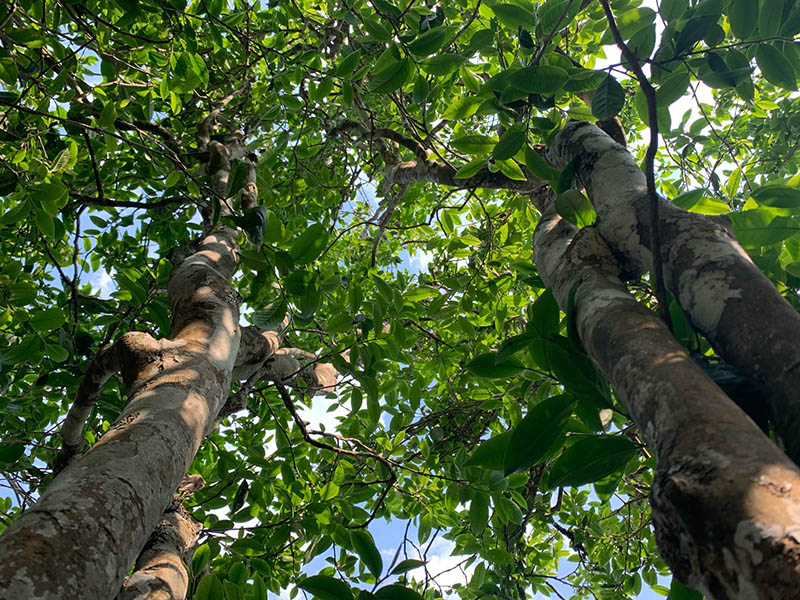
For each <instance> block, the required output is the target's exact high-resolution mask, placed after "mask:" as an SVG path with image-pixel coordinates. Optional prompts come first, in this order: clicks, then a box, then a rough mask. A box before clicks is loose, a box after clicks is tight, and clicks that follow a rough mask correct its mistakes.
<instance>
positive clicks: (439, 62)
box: [420, 52, 467, 77]
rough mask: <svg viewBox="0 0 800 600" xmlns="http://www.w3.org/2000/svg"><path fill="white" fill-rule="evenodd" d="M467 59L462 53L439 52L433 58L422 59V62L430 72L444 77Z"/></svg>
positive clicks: (424, 67)
mask: <svg viewBox="0 0 800 600" xmlns="http://www.w3.org/2000/svg"><path fill="white" fill-rule="evenodd" d="M466 60H467V57H466V56H461V55H460V54H454V53H452V52H445V53H444V54H439V55H438V56H434V57H433V58H429V59H428V60H425V61H422V63H420V64H421V65H422V68H423V69H425V70H426V71H427V72H428V73H431V74H432V75H438V76H440V77H442V76H444V75H448V74H449V73H452V72H453V71H455V70H456V69H457V68H458V67H460V66H461V65H462V64H464V62H465V61H466Z"/></svg>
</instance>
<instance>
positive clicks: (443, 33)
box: [408, 27, 450, 56]
mask: <svg viewBox="0 0 800 600" xmlns="http://www.w3.org/2000/svg"><path fill="white" fill-rule="evenodd" d="M449 32H450V29H449V28H447V27H434V28H433V29H430V30H428V31H426V32H425V33H423V34H422V35H421V36H419V37H417V38H416V39H415V40H414V41H413V42H411V43H410V44H409V45H408V50H409V51H410V52H411V54H415V55H417V56H429V55H431V54H433V53H434V52H436V51H438V50H439V49H440V48H441V47H442V45H443V44H444V42H445V39H447V35H448V33H449Z"/></svg>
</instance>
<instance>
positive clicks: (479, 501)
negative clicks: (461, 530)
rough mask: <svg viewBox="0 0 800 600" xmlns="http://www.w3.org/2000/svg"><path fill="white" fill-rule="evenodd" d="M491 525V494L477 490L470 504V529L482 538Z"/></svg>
mask: <svg viewBox="0 0 800 600" xmlns="http://www.w3.org/2000/svg"><path fill="white" fill-rule="evenodd" d="M488 523H489V494H487V493H486V492H481V491H480V490H476V491H475V493H474V495H473V496H472V500H471V501H470V503H469V528H470V530H471V531H472V534H473V535H475V536H480V535H481V534H482V533H483V530H484V529H486V525H487V524H488Z"/></svg>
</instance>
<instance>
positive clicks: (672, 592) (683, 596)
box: [667, 577, 703, 600]
mask: <svg viewBox="0 0 800 600" xmlns="http://www.w3.org/2000/svg"><path fill="white" fill-rule="evenodd" d="M667 600H703V594H701V593H700V592H695V591H694V590H693V589H692V588H690V587H688V586H686V585H683V584H682V583H681V582H680V581H678V580H677V579H675V577H673V578H672V584H671V585H670V586H669V596H668V597H667Z"/></svg>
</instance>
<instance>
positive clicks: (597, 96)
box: [592, 74, 625, 121]
mask: <svg viewBox="0 0 800 600" xmlns="http://www.w3.org/2000/svg"><path fill="white" fill-rule="evenodd" d="M624 105H625V90H624V89H623V88H622V86H621V85H620V84H619V82H618V81H617V80H616V79H614V77H613V76H612V75H610V74H609V75H607V76H606V78H605V79H604V80H603V81H602V82H601V83H600V85H599V86H597V89H596V90H595V91H594V94H593V95H592V114H593V115H594V116H595V117H597V118H598V119H600V120H601V121H603V120H605V119H610V118H612V117H615V116H616V115H618V114H619V112H620V111H621V110H622V107H623V106H624Z"/></svg>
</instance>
